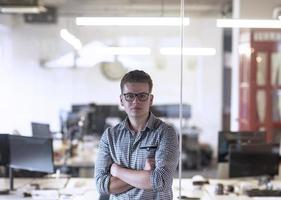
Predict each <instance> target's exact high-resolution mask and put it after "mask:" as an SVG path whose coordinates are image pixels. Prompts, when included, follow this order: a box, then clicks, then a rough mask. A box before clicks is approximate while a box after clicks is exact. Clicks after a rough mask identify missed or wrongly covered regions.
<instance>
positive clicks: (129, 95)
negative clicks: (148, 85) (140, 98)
mask: <svg viewBox="0 0 281 200" xmlns="http://www.w3.org/2000/svg"><path fill="white" fill-rule="evenodd" d="M134 97H135V95H134V94H127V98H130V99H132V98H134Z"/></svg>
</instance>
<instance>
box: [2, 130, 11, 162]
mask: <svg viewBox="0 0 281 200" xmlns="http://www.w3.org/2000/svg"><path fill="white" fill-rule="evenodd" d="M9 162H10V149H9V134H0V165H3V166H6V165H9Z"/></svg>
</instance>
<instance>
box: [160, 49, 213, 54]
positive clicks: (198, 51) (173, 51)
mask: <svg viewBox="0 0 281 200" xmlns="http://www.w3.org/2000/svg"><path fill="white" fill-rule="evenodd" d="M160 53H161V54H162V55H180V54H181V49H180V48H161V49H160ZM183 55H188V56H213V55H216V49H215V48H183Z"/></svg>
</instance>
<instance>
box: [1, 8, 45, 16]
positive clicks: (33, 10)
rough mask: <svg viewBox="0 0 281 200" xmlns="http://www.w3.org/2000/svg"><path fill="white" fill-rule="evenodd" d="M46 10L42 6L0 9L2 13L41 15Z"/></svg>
mask: <svg viewBox="0 0 281 200" xmlns="http://www.w3.org/2000/svg"><path fill="white" fill-rule="evenodd" d="M46 11H47V9H46V8H45V7H44V6H17V7H16V6H11V7H0V12H2V13H18V14H23V13H41V12H46Z"/></svg>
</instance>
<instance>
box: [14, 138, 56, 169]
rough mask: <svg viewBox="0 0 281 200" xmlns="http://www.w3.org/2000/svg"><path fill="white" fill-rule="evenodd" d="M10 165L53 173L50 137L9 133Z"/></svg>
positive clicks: (15, 167) (16, 167)
mask: <svg viewBox="0 0 281 200" xmlns="http://www.w3.org/2000/svg"><path fill="white" fill-rule="evenodd" d="M10 167H11V168H13V169H25V170H29V171H37V172H47V173H53V172H54V164H53V143H52V139H49V138H36V137H26V136H17V135H10Z"/></svg>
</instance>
